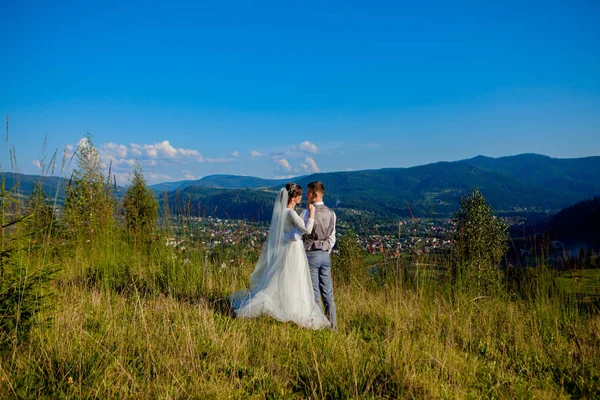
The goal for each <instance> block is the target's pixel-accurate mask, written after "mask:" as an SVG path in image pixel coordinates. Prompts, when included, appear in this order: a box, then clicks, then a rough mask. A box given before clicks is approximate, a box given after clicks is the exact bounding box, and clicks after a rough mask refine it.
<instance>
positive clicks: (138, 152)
mask: <svg viewBox="0 0 600 400" xmlns="http://www.w3.org/2000/svg"><path fill="white" fill-rule="evenodd" d="M129 147H130V148H131V153H132V154H133V155H134V156H141V155H142V150H141V147H142V146H140V145H139V144H135V143H131V144H130V145H129Z"/></svg>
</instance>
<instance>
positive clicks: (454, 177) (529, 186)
mask: <svg viewBox="0 0 600 400" xmlns="http://www.w3.org/2000/svg"><path fill="white" fill-rule="evenodd" d="M256 179H257V180H256V181H253V180H252V178H251V177H235V176H224V175H219V176H209V177H206V178H203V180H205V181H204V183H203V186H201V185H197V184H194V183H193V182H188V183H187V184H186V185H185V186H181V189H179V190H177V191H176V194H175V193H174V194H173V195H172V196H171V197H172V199H171V200H170V201H171V202H172V204H171V205H172V206H173V207H177V204H176V201H174V200H173V199H174V198H175V197H176V198H177V199H179V200H182V199H185V200H184V201H187V204H188V206H190V205H192V206H193V205H194V204H196V206H197V208H198V209H200V208H203V209H204V210H213V212H214V213H215V215H218V216H221V217H232V218H236V217H239V218H247V217H248V216H254V217H256V215H259V214H260V215H263V216H265V215H267V216H268V215H269V210H268V207H267V206H266V205H268V204H270V202H272V199H271V198H270V197H272V196H273V194H274V193H275V191H276V189H278V188H279V187H281V186H282V185H283V184H284V183H285V182H288V181H294V182H296V183H298V184H300V185H302V186H304V187H306V185H307V184H308V183H309V182H311V181H315V180H320V181H322V182H324V183H325V186H326V188H327V199H328V201H329V203H333V204H336V205H337V206H338V207H337V208H338V209H339V210H341V211H343V210H362V211H368V212H370V213H372V214H373V215H376V216H380V217H382V218H386V217H391V216H408V215H410V214H411V213H413V214H414V215H417V216H425V215H449V214H450V213H452V212H454V211H455V210H456V209H457V207H458V204H459V201H460V197H461V196H462V195H464V194H466V193H468V192H469V191H471V190H472V189H474V188H475V187H478V188H479V189H480V190H481V191H482V192H483V193H484V195H485V196H486V198H487V199H488V201H489V202H490V203H491V205H492V206H493V207H494V208H495V209H497V210H500V211H507V212H509V211H525V210H528V211H531V210H537V211H544V210H548V211H556V210H559V209H561V208H563V207H566V206H568V205H570V204H573V203H575V202H577V201H581V200H583V199H586V198H589V197H590V196H593V195H595V194H599V193H600V157H586V158H583V159H554V158H551V157H547V156H541V155H537V154H522V155H518V156H511V157H501V158H490V157H484V156H478V157H475V158H472V159H467V160H460V161H455V162H438V163H433V164H428V165H422V166H417V167H411V168H386V169H379V170H365V171H351V172H329V173H317V174H312V175H309V176H304V177H298V178H291V179H285V180H279V181H277V183H276V184H274V185H271V186H270V187H266V186H267V185H269V180H260V178H256ZM203 180H201V181H203ZM206 183H210V185H208V184H206ZM271 183H272V182H271ZM245 184H247V186H244V185H245ZM258 185H264V186H262V190H260V191H252V189H256V188H257V186H258ZM207 186H210V190H208V187H207ZM241 186H244V187H241ZM230 188H236V189H238V191H237V192H231V191H229V190H228V189H230ZM239 189H244V195H245V196H246V197H245V198H246V200H244V198H240V192H239ZM267 194H268V195H267ZM268 196H270V197H268ZM232 197H235V199H236V203H235V207H234V206H233V201H230V200H228V199H230V198H232ZM409 207H410V209H409ZM234 208H235V210H233V209H234ZM228 209H229V210H228ZM265 218H266V217H265Z"/></svg>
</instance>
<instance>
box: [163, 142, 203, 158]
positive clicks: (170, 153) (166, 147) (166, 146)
mask: <svg viewBox="0 0 600 400" xmlns="http://www.w3.org/2000/svg"><path fill="white" fill-rule="evenodd" d="M154 148H155V149H156V152H157V153H160V154H162V155H163V156H164V157H168V158H175V157H177V153H178V151H179V150H183V152H184V153H182V154H184V155H186V154H185V153H187V151H188V150H185V149H179V150H178V149H176V148H175V147H173V146H171V143H169V141H168V140H163V141H162V142H160V143H157V144H155V145H154ZM192 151H195V150H192Z"/></svg>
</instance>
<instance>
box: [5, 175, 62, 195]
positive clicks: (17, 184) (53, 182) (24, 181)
mask: <svg viewBox="0 0 600 400" xmlns="http://www.w3.org/2000/svg"><path fill="white" fill-rule="evenodd" d="M0 177H1V178H3V179H4V187H5V188H6V190H10V189H12V188H17V189H18V190H17V191H16V195H17V196H19V197H29V196H30V195H31V193H32V192H33V187H34V186H35V184H36V182H38V181H41V182H42V187H43V189H44V192H46V195H47V196H48V197H49V198H54V197H57V198H58V200H62V199H63V198H64V195H65V187H66V185H67V183H68V181H67V180H66V179H64V178H59V177H57V176H40V175H27V174H19V173H15V172H5V173H2V174H0ZM57 190H58V194H57Z"/></svg>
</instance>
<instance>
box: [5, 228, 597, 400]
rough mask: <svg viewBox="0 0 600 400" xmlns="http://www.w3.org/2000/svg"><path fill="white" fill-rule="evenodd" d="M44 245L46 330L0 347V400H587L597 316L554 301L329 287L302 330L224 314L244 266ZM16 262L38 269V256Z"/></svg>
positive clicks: (103, 242) (194, 253)
mask: <svg viewBox="0 0 600 400" xmlns="http://www.w3.org/2000/svg"><path fill="white" fill-rule="evenodd" d="M49 246H54V248H53V249H52V251H51V252H50V253H51V254H53V261H54V262H55V263H56V264H58V265H60V267H61V269H62V271H61V273H60V276H59V277H58V278H56V279H55V280H54V284H53V289H54V292H55V295H54V296H55V307H54V309H53V310H51V311H46V314H45V316H47V317H49V318H51V319H52V324H50V325H38V326H34V327H33V329H32V331H31V334H30V336H29V339H28V340H27V341H26V342H21V343H18V344H17V343H15V344H14V346H15V347H14V348H12V349H11V350H12V351H9V352H5V353H3V355H2V358H0V393H3V395H2V396H4V397H6V398H10V397H19V398H31V397H73V398H82V397H83V398H88V397H101V398H156V397H159V398H189V397H192V398H230V397H231V398H248V397H256V398H264V397H268V398H285V397H298V398H323V397H328V398H363V397H367V398H368V397H377V398H380V397H383V398H386V397H387V398H397V397H407V398H411V397H417V398H423V397H442V398H447V397H451V398H457V397H458V398H462V397H497V398H515V397H546V398H560V397H570V396H575V397H588V398H597V397H598V395H600V369H599V365H598V363H599V361H598V360H600V316H599V314H598V313H597V310H592V311H590V310H589V309H588V308H585V307H583V308H582V307H581V306H580V305H579V304H578V303H577V302H575V301H569V300H568V298H566V297H562V296H558V295H555V294H553V293H550V294H548V292H544V293H539V294H538V295H537V296H534V297H533V296H532V297H527V298H520V297H512V298H511V297H510V296H505V297H495V298H470V297H467V296H462V295H461V294H460V293H459V294H457V293H453V292H451V291H449V290H447V289H448V288H447V287H446V286H445V285H446V284H445V283H443V282H439V281H436V280H431V279H428V280H426V281H425V280H423V281H419V282H417V281H414V280H413V281H412V283H410V282H411V281H410V280H409V281H407V282H408V283H405V284H401V285H399V286H398V287H395V285H386V284H380V283H374V282H367V283H366V284H365V285H360V284H357V283H356V282H357V281H356V280H350V281H349V282H345V280H338V281H336V283H337V285H336V287H335V294H336V297H337V303H338V308H339V309H340V318H339V319H340V320H339V332H337V333H331V332H328V331H327V332H325V331H323V332H314V331H310V330H305V329H300V328H298V327H297V326H295V325H294V324H292V323H279V322H276V321H274V320H272V319H269V318H261V319H258V320H238V319H234V318H232V317H231V315H230V314H229V309H228V305H227V302H226V301H225V298H226V296H227V295H228V294H229V293H231V292H233V291H235V290H238V289H239V288H240V287H242V286H244V285H245V284H247V279H248V276H249V273H250V272H251V270H252V268H253V265H252V263H251V262H245V260H242V262H241V263H240V264H238V265H234V266H226V267H223V266H222V265H220V264H217V263H210V262H207V261H206V260H207V258H206V254H205V252H204V251H203V249H201V248H199V247H192V248H191V249H189V250H188V251H187V252H185V254H183V255H182V253H177V251H176V250H175V249H174V248H173V247H170V246H165V244H164V243H163V242H162V241H157V242H156V244H155V245H154V246H153V247H152V248H151V249H149V250H144V249H141V248H137V249H136V248H134V246H133V245H132V244H131V242H130V241H128V240H127V238H126V237H124V236H123V235H121V234H119V233H118V232H114V233H113V234H112V235H109V236H105V237H99V238H97V240H95V241H91V242H88V243H81V244H80V245H79V246H71V245H68V244H67V243H60V242H54V243H53V244H52V245H49ZM183 256H185V258H183ZM21 257H22V258H21V259H19V262H22V263H29V265H30V267H31V268H32V269H36V268H41V267H42V263H43V260H44V257H43V254H42V249H37V250H35V249H32V250H30V251H28V252H26V253H23V254H21ZM185 259H187V260H190V261H189V262H184V260H185ZM405 267H407V266H405ZM406 269H408V267H407V268H406ZM334 273H335V271H334ZM365 273H366V271H365ZM423 279H425V278H423ZM451 293H452V294H451Z"/></svg>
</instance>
